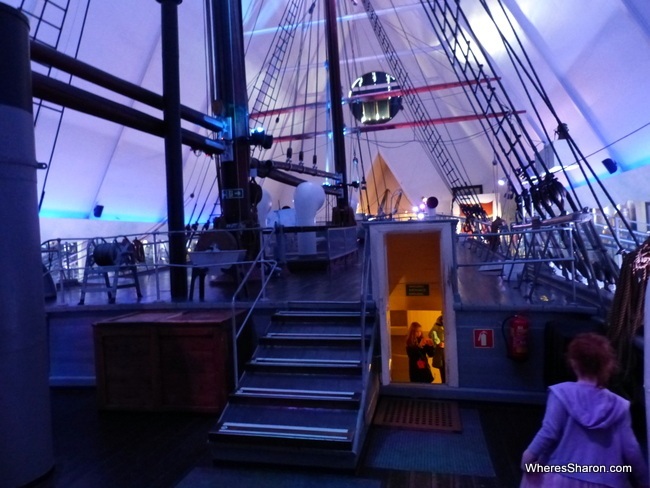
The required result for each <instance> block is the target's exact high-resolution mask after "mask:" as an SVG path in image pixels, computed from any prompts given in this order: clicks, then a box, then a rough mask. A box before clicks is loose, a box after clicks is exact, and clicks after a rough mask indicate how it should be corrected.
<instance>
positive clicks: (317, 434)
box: [210, 422, 352, 449]
mask: <svg viewBox="0 0 650 488" xmlns="http://www.w3.org/2000/svg"><path fill="white" fill-rule="evenodd" d="M216 436H219V437H220V438H222V439H223V438H228V439H229V440H230V441H234V442H237V441H242V442H249V441H250V440H251V439H253V438H254V439H255V441H256V444H257V443H260V444H276V443H277V442H278V440H280V439H281V440H282V443H283V444H284V445H286V446H289V445H291V446H297V445H304V446H310V447H323V446H327V447H328V448H329V449H332V448H334V449H350V448H351V447H352V432H351V431H350V430H349V429H332V428H322V427H318V426H295V425H281V424H256V423H242V422H224V423H223V424H221V426H220V427H219V430H218V431H217V432H216V433H214V434H212V433H211V434H210V440H216Z"/></svg>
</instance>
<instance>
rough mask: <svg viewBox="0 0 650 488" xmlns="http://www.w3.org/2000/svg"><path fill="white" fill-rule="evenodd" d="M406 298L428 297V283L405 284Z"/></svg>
mask: <svg viewBox="0 0 650 488" xmlns="http://www.w3.org/2000/svg"><path fill="white" fill-rule="evenodd" d="M406 296H407V297H428V296H429V284H428V283H406Z"/></svg>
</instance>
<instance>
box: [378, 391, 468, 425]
mask: <svg viewBox="0 0 650 488" xmlns="http://www.w3.org/2000/svg"><path fill="white" fill-rule="evenodd" d="M373 423H374V424H375V425H382V426H384V427H400V428H405V429H416V430H438V431H445V432H460V431H461V430H463V429H462V424H461V421H460V409H459V407H458V403H456V402H450V401H439V400H426V399H418V398H395V397H384V398H381V399H380V400H379V405H378V406H377V411H376V412H375V418H374V421H373Z"/></svg>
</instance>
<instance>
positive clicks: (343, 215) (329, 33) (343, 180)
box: [325, 0, 354, 225]
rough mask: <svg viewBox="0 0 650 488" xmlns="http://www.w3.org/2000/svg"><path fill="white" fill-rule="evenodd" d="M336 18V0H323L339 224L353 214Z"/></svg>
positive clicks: (335, 214) (350, 222)
mask: <svg viewBox="0 0 650 488" xmlns="http://www.w3.org/2000/svg"><path fill="white" fill-rule="evenodd" d="M336 22H337V18H336V0H326V1H325V37H326V38H327V59H328V67H329V76H330V83H329V90H330V100H331V112H330V113H331V118H332V128H333V133H332V144H333V154H334V170H335V172H336V173H337V174H338V175H339V184H340V193H339V194H338V195H337V198H336V208H335V209H334V211H333V213H332V221H333V223H335V224H339V225H353V224H354V214H353V213H352V211H351V209H350V206H349V200H348V185H347V165H346V161H345V139H344V137H343V105H342V103H341V100H343V92H342V90H341V69H340V66H341V65H340V59H339V41H338V28H337V23H336Z"/></svg>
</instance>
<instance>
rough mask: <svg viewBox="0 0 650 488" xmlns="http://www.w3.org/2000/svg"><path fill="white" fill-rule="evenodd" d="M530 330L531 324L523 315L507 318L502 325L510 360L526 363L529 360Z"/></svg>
mask: <svg viewBox="0 0 650 488" xmlns="http://www.w3.org/2000/svg"><path fill="white" fill-rule="evenodd" d="M506 329H507V330H506ZM529 329H530V322H529V320H528V318H526V317H524V316H523V315H512V316H510V317H507V318H506V319H505V320H504V321H503V323H502V324H501V332H502V333H503V338H504V340H505V341H506V349H507V351H508V357H509V358H510V359H514V360H515V361H525V360H527V359H528V331H529Z"/></svg>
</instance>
